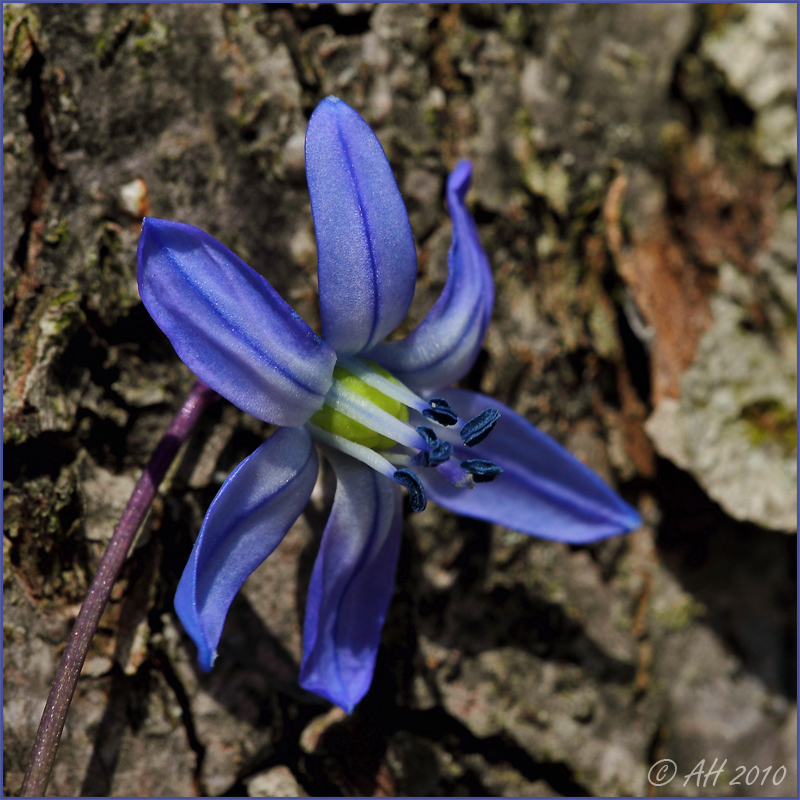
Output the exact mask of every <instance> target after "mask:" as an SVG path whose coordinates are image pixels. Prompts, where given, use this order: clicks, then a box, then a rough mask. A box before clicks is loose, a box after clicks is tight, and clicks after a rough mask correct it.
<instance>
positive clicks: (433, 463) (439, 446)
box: [422, 439, 453, 467]
mask: <svg viewBox="0 0 800 800" xmlns="http://www.w3.org/2000/svg"><path fill="white" fill-rule="evenodd" d="M451 455H453V445H451V444H450V442H444V441H442V440H441V439H437V441H436V443H435V444H434V445H433V446H432V447H431V450H430V452H429V453H423V454H422V466H423V467H438V466H439V464H444V462H445V461H447V460H448V459H449V458H450V456H451Z"/></svg>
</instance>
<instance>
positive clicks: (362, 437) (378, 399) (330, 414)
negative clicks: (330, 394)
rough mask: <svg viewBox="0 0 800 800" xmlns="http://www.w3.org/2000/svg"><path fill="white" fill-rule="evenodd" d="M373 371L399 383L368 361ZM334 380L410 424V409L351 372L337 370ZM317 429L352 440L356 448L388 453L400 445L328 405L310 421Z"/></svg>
mask: <svg viewBox="0 0 800 800" xmlns="http://www.w3.org/2000/svg"><path fill="white" fill-rule="evenodd" d="M365 363H367V364H369V366H370V368H371V369H372V370H374V371H375V372H377V373H378V374H379V375H382V376H383V377H384V378H388V379H389V380H390V381H392V382H393V383H397V379H396V378H394V377H393V376H392V374H391V373H389V372H387V371H386V370H385V369H384V368H383V367H381V366H379V365H378V364H376V363H375V362H373V361H366V360H365ZM333 378H334V380H337V381H339V382H340V383H341V384H342V385H343V386H346V387H347V388H348V389H350V390H351V391H353V392H357V393H358V394H360V395H361V396H362V397H365V398H366V399H367V400H369V401H370V402H371V403H374V404H375V405H376V406H378V408H382V409H383V410H384V411H388V412H389V413H390V414H391V415H392V416H393V417H395V418H396V419H399V420H401V421H402V422H408V409H407V408H406V407H405V406H404V405H403V404H402V403H401V402H400V401H399V400H394V399H393V398H391V397H387V396H386V395H385V394H383V392H379V391H378V390H377V389H374V388H373V387H372V386H369V385H367V384H366V383H364V381H362V380H361V378H357V377H356V376H355V375H353V374H351V373H350V372H348V371H347V370H346V369H344V367H340V366H336V367H334V369H333ZM310 421H311V422H312V423H313V424H314V425H317V426H318V427H320V428H322V429H323V430H326V431H328V432H329V433H333V434H336V436H342V437H343V438H345V439H349V440H350V441H351V442H355V443H356V444H363V445H364V446H365V447H371V448H374V449H378V450H385V449H387V448H389V447H392V446H393V445H395V444H397V442H395V441H394V440H392V439H389V438H388V437H387V436H383V435H381V434H380V433H376V432H375V431H373V430H371V429H370V428H367V427H365V426H364V425H362V424H361V423H360V422H356V421H355V420H352V419H350V417H346V416H345V415H344V414H342V413H341V412H340V411H336V410H335V409H333V408H331V407H330V406H328V405H324V406H323V407H322V408H321V409H320V410H319V411H317V413H316V414H314V416H313V417H311V420H310Z"/></svg>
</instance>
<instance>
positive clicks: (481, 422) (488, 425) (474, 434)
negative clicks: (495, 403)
mask: <svg viewBox="0 0 800 800" xmlns="http://www.w3.org/2000/svg"><path fill="white" fill-rule="evenodd" d="M498 419H500V412H499V411H498V410H497V409H496V408H487V409H486V410H485V411H481V413H480V414H478V415H477V416H475V417H473V418H472V419H471V420H469V422H465V423H464V427H462V428H461V430H460V431H459V433H460V434H461V440H462V441H463V442H464V444H465V445H467V447H473V446H475V445H476V444H478V443H479V442H482V441H483V440H484V439H485V438H486V437H487V436H488V435H489V434H490V433H491V432H492V428H494V426H495V423H496V422H497V420H498Z"/></svg>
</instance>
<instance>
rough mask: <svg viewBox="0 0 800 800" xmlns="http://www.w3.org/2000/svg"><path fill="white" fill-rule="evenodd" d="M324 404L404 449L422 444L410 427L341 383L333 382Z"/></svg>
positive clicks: (417, 447) (416, 447)
mask: <svg viewBox="0 0 800 800" xmlns="http://www.w3.org/2000/svg"><path fill="white" fill-rule="evenodd" d="M325 404H326V405H328V406H330V407H331V408H333V409H334V410H336V411H338V412H339V413H340V414H343V415H344V416H346V417H349V418H350V419H352V420H355V421H356V422H360V423H361V424H362V425H363V426H364V427H365V428H369V429H370V430H373V431H376V432H377V433H380V434H382V435H383V436H386V437H387V438H388V439H392V440H393V441H395V442H399V443H400V444H404V445H406V447H413V448H415V449H419V447H420V445H421V444H422V441H420V436H419V434H417V433H416V432H415V431H414V429H413V428H412V427H411V426H410V425H408V424H407V423H405V422H402V421H401V420H399V419H397V418H396V417H393V416H392V415H391V414H390V413H389V412H388V411H384V410H383V409H382V408H379V407H378V406H376V405H375V403H373V402H371V401H370V400H369V399H367V398H366V397H363V396H362V395H360V394H359V393H358V392H354V391H353V390H352V389H348V388H347V387H346V386H344V385H343V384H342V383H341V381H334V382H333V386H331V388H330V389H329V391H328V394H327V396H326V397H325Z"/></svg>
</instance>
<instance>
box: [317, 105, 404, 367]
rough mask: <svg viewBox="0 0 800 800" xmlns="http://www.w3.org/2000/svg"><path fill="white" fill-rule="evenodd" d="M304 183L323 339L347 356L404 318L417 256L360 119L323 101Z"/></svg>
mask: <svg viewBox="0 0 800 800" xmlns="http://www.w3.org/2000/svg"><path fill="white" fill-rule="evenodd" d="M306 177H307V179H308V191H309V194H310V195H311V211H312V213H313V215H314V230H315V232H316V236H317V251H318V262H319V263H318V272H319V302H320V315H321V317H322V336H323V338H324V339H325V341H326V342H327V343H328V344H329V345H330V346H331V347H332V348H333V349H334V350H336V352H337V353H343V354H345V355H353V354H355V353H360V352H361V351H362V350H366V349H367V348H369V347H372V346H373V345H375V344H377V343H378V342H380V341H381V340H383V339H384V338H385V337H386V336H388V335H389V334H390V333H391V332H392V331H393V330H394V329H395V328H396V327H397V326H398V325H399V324H400V322H401V320H402V319H403V317H405V315H406V312H407V311H408V307H409V305H411V300H412V298H413V296H414V284H415V283H416V280H417V253H416V248H415V246H414V237H413V236H412V234H411V225H410V223H409V221H408V214H407V212H406V208H405V205H404V204H403V198H402V197H401V196H400V191H399V189H398V188H397V184H396V183H395V180H394V176H393V175H392V170H391V167H390V166H389V162H388V161H387V160H386V155H385V154H384V152H383V148H382V147H381V144H380V142H379V141H378V139H377V137H376V136H375V134H374V133H373V132H372V130H371V128H370V127H369V125H367V123H366V122H365V121H364V119H363V118H362V117H361V116H360V115H359V114H358V112H356V111H354V110H353V109H352V108H350V106H348V105H347V103H344V102H342V101H341V100H339V99H338V98H336V97H327V98H325V99H324V100H323V101H322V102H321V103H320V104H319V105H318V106H317V108H316V110H315V111H314V113H313V114H312V115H311V119H310V121H309V123H308V130H307V132H306Z"/></svg>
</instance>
